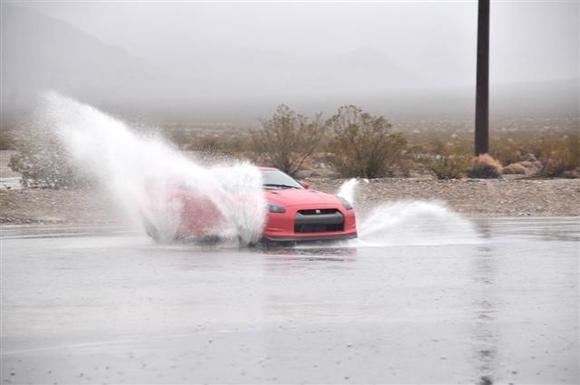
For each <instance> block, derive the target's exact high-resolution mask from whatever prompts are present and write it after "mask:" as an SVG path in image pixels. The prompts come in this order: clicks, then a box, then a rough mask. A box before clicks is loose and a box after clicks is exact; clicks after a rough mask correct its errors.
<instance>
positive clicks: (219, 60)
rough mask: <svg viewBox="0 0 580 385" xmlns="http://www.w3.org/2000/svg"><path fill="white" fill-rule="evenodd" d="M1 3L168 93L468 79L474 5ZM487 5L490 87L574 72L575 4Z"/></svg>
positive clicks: (230, 94)
mask: <svg viewBox="0 0 580 385" xmlns="http://www.w3.org/2000/svg"><path fill="white" fill-rule="evenodd" d="M6 4H12V5H15V6H18V7H25V8H26V9H29V10H32V11H34V12H36V13H38V14H41V15H44V16H47V17H50V18H53V19H56V20H59V21H63V22H65V23H67V24H69V25H70V26H72V27H74V28H77V29H78V30H81V31H83V32H85V33H86V34H88V35H90V36H93V37H95V38H96V39H98V40H100V41H101V42H103V43H104V44H105V45H109V46H114V47H118V48H120V49H122V50H123V51H124V52H125V53H126V54H127V55H128V56H130V57H132V58H134V59H135V61H136V62H139V63H142V67H144V68H146V72H148V73H155V74H157V75H156V76H157V77H155V76H152V77H151V78H150V79H149V80H150V81H151V82H152V83H151V84H158V86H152V90H151V92H153V93H155V92H158V93H159V94H162V93H163V92H165V93H166V95H165V97H166V98H183V99H187V100H201V99H204V100H206V101H207V100H213V101H219V100H222V99H223V100H227V99H228V98H230V99H240V98H244V97H248V98H258V99H259V98H260V97H263V98H276V97H277V98H278V99H279V101H280V102H283V101H285V99H292V98H295V99H296V98H299V97H301V96H304V97H310V96H319V97H337V98H339V99H340V98H342V99H346V98H347V97H348V96H353V97H354V96H356V95H366V96H373V95H383V94H385V93H391V94H392V93H393V92H403V93H404V92H412V91H413V90H428V89H437V90H446V89H450V90H451V89H456V88H461V87H464V88H465V87H467V88H469V87H474V83H475V52H476V22H477V2H476V1H384V2H379V3H377V2H367V3H360V2H357V3H352V2H349V3H345V2H342V3H332V2H315V3H313V2H293V3H292V2H267V3H266V2H244V3H241V2H237V3H234V2H219V3H211V2H179V1H174V2H111V1H76V2H70V1H60V2H52V1H42V2H34V1H10V2H7V3H6ZM491 9H492V13H491V49H492V52H491V59H490V60H491V82H492V84H497V85H502V84H503V85H505V84H518V83H529V82H543V81H551V80H565V81H570V80H572V81H573V80H574V79H578V78H579V59H578V52H579V48H580V42H579V35H580V31H579V15H580V13H579V5H578V1H576V0H570V1H549V2H548V1H511V2H506V1H492V7H491ZM15 39H16V38H15ZM112 60H114V59H112ZM39 65H42V64H41V63H40V64H39ZM576 81H577V80H576Z"/></svg>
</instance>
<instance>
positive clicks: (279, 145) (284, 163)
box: [250, 104, 326, 176]
mask: <svg viewBox="0 0 580 385" xmlns="http://www.w3.org/2000/svg"><path fill="white" fill-rule="evenodd" d="M325 132H326V125H325V124H324V123H323V122H322V119H321V114H317V115H316V116H315V117H314V118H308V117H306V116H303V115H300V114H298V113H296V112H295V111H293V110H292V109H290V107H288V106H286V105H284V104H282V105H280V106H278V108H277V109H276V112H275V113H274V115H273V116H272V117H271V118H270V119H267V120H264V121H262V122H261V127H260V128H259V129H257V130H252V131H251V132H250V135H251V142H252V147H253V150H254V152H255V153H256V155H257V156H259V157H262V158H264V159H265V160H266V161H267V162H268V163H270V164H271V165H273V166H274V167H276V168H279V169H280V170H282V171H284V172H285V173H287V174H288V175H291V176H295V175H296V173H297V172H298V171H300V170H301V168H302V166H303V164H304V162H305V161H306V160H307V159H308V158H310V157H311V156H312V155H313V154H314V153H315V152H316V151H317V150H318V149H319V148H320V144H321V142H322V140H323V138H324V136H325Z"/></svg>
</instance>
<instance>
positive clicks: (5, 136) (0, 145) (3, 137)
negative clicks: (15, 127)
mask: <svg viewBox="0 0 580 385" xmlns="http://www.w3.org/2000/svg"><path fill="white" fill-rule="evenodd" d="M13 148H14V138H13V133H12V130H9V129H7V128H4V127H3V128H1V129H0V150H11V149H13Z"/></svg>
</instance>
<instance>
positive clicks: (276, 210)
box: [268, 203, 286, 214]
mask: <svg viewBox="0 0 580 385" xmlns="http://www.w3.org/2000/svg"><path fill="white" fill-rule="evenodd" d="M268 211H269V212H271V213H278V214H282V213H285V212H286V209H285V208H284V207H282V206H278V205H273V204H271V203H268Z"/></svg>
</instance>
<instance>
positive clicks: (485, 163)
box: [468, 154, 502, 179]
mask: <svg viewBox="0 0 580 385" xmlns="http://www.w3.org/2000/svg"><path fill="white" fill-rule="evenodd" d="M501 173H502V166H501V163H499V162H498V161H497V160H495V159H494V158H493V157H492V156H491V155H489V154H480V155H478V156H476V157H475V158H473V163H472V166H471V169H470V170H469V173H468V176H469V177H470V178H482V179H491V178H499V177H500V176H501Z"/></svg>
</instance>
